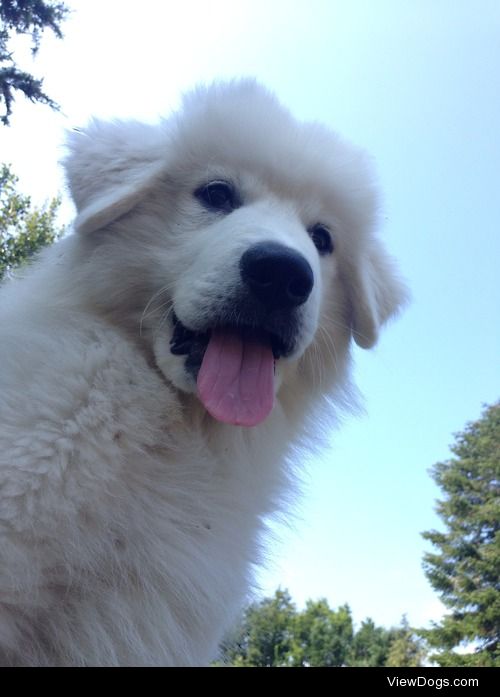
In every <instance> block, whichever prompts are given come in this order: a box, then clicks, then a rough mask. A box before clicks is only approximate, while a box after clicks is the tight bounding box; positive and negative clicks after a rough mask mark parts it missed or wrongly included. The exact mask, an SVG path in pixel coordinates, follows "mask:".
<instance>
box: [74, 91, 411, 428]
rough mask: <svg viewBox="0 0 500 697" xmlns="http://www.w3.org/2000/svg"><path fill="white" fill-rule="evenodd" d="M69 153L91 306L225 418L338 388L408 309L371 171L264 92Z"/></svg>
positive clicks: (190, 106) (85, 138)
mask: <svg viewBox="0 0 500 697" xmlns="http://www.w3.org/2000/svg"><path fill="white" fill-rule="evenodd" d="M70 147H71V150H72V152H71V155H70V156H69V158H68V160H67V163H66V166H67V171H68V177H69V182H70V188H71V192H72V195H73V198H74V200H75V203H76V206H77V209H78V216H77V219H76V223H75V227H76V229H77V231H78V232H79V234H80V236H81V240H82V249H83V250H84V253H85V255H86V261H85V263H84V266H85V268H86V269H87V271H88V273H87V279H88V280H90V283H88V291H87V293H88V295H89V297H90V298H91V301H92V302H93V303H94V304H97V305H98V306H99V307H101V308H102V309H103V310H104V311H106V312H107V313H108V314H109V315H110V316H111V317H113V318H115V320H116V321H119V322H120V323H122V324H124V325H126V327H127V329H128V330H129V331H132V332H135V333H136V335H137V336H139V335H140V336H141V337H142V339H141V340H142V341H144V342H145V344H146V345H147V346H148V347H149V349H150V351H151V354H152V355H153V356H154V360H155V362H156V365H157V366H158V368H159V369H160V370H161V371H162V372H163V374H164V375H165V377H166V378H167V379H168V380H169V381H170V382H171V383H173V384H174V385H175V386H176V387H177V388H178V389H180V390H183V391H186V392H196V393H197V394H198V396H199V398H200V399H201V401H202V403H203V404H204V405H205V407H206V409H207V410H208V411H209V412H210V413H211V414H212V415H213V416H214V417H215V418H216V419H219V420H221V421H226V422H230V423H235V424H242V425H255V424H257V423H260V422H261V421H262V420H264V418H265V417H266V416H267V414H268V413H269V412H270V410H271V408H272V406H273V400H274V398H275V395H276V394H277V393H278V392H279V393H280V395H281V393H282V392H283V394H284V395H285V394H286V391H287V390H288V391H289V395H290V394H291V393H292V392H290V390H291V388H292V384H295V386H296V391H297V385H299V384H300V388H299V390H303V389H310V386H312V385H314V384H316V385H318V386H320V387H322V388H324V389H328V388H329V387H330V385H331V382H332V379H335V378H336V379H339V378H341V377H342V374H343V370H344V364H345V358H346V356H347V353H348V344H349V342H350V339H351V337H353V338H354V340H355V341H356V342H357V343H358V344H359V345H360V346H362V347H364V348H369V347H371V346H372V345H373V344H374V343H375V342H376V340H377V337H378V332H379V329H380V327H381V326H382V324H383V323H384V322H385V321H386V320H387V319H388V318H389V317H390V316H391V315H393V314H394V313H395V312H396V310H397V309H398V307H399V305H400V304H401V302H402V300H403V298H404V290H403V287H402V285H401V284H400V282H399V281H398V279H397V277H396V275H395V273H394V270H393V267H392V263H391V261H390V260H389V258H388V257H387V256H386V255H385V253H384V251H383V249H382V247H381V246H380V243H379V241H378V240H377V238H376V237H375V236H374V234H373V227H374V223H375V219H376V195H375V190H374V186H373V177H372V174H371V171H370V167H369V163H368V161H367V158H366V156H365V155H364V154H363V153H361V152H360V151H358V150H356V149H355V148H353V147H352V146H350V145H347V144H346V143H344V142H342V141H341V140H340V139H339V138H338V137H337V136H336V135H335V134H334V133H332V132H330V131H328V130H327V129H325V128H323V127H321V126H319V125H317V124H303V123H298V122H297V121H295V120H294V119H293V118H292V117H291V115H290V114H289V113H288V112H287V111H286V110H285V109H284V108H283V107H282V106H281V105H280V104H278V103H277V102H276V100H275V99H274V97H273V96H272V95H270V94H269V93H268V92H267V91H265V90H264V89H263V88H262V87H260V86H258V85H257V84H256V83H254V82H252V81H242V82H236V83H229V84H218V85H214V86H212V87H210V88H206V89H205V88H203V89H199V90H197V91H195V92H193V93H192V94H190V95H189V96H188V97H187V98H186V99H185V102H184V105H183V108H182V109H181V110H180V111H179V113H178V114H176V115H174V116H173V117H171V118H170V119H168V120H167V121H165V122H163V123H162V124H160V125H156V126H146V125H140V124H135V123H111V124H105V123H100V122H95V123H93V124H92V125H91V126H90V127H89V128H88V129H87V130H86V131H84V132H79V133H75V134H73V135H72V136H71V140H70ZM292 391H293V390H292ZM289 398H290V397H289Z"/></svg>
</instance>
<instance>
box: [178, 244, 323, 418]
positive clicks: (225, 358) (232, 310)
mask: <svg viewBox="0 0 500 697" xmlns="http://www.w3.org/2000/svg"><path fill="white" fill-rule="evenodd" d="M239 271H240V277H241V286H240V289H239V290H238V292H237V294H236V295H235V296H234V297H232V298H228V299H227V300H226V301H225V302H224V304H223V305H222V307H220V308H215V309H214V310H213V313H212V318H211V320H210V323H209V324H208V325H207V326H206V327H203V329H202V330H201V331H195V330H192V329H190V328H189V327H187V326H186V325H185V324H183V322H182V321H181V320H180V319H179V317H177V315H175V313H174V314H173V333H172V338H171V341H170V351H171V352H172V353H173V354H175V355H179V356H180V355H185V356H186V359H185V368H186V370H187V371H188V372H189V373H191V374H192V376H193V378H194V379H195V380H197V385H198V395H199V397H200V399H201V401H202V402H203V404H204V405H205V407H206V409H207V410H208V411H209V412H210V413H211V414H212V416H214V417H215V418H216V419H218V420H220V421H225V422H228V423H233V424H239V425H245V426H253V425H256V424H257V423H260V422H261V421H263V420H264V418H266V416H267V415H268V414H269V412H270V411H271V409H272V406H273V400H274V384H273V380H274V378H273V376H274V362H275V361H276V360H278V359H279V358H281V357H287V356H290V355H291V354H292V353H293V351H294V349H295V346H296V343H297V336H298V333H299V328H300V322H299V318H298V310H299V308H300V306H301V305H303V304H304V303H305V302H306V301H307V299H308V298H309V295H310V294H311V291H312V288H313V285H314V275H313V271H312V269H311V266H310V264H309V262H308V261H307V260H306V259H305V258H304V257H303V256H302V255H301V254H299V253H298V252H297V251H295V250H294V249H291V248H289V247H286V246H284V245H281V244H278V243H276V242H262V243H260V244H256V245H254V246H252V247H250V248H249V249H248V250H246V251H245V252H244V253H243V255H242V256H241V259H240V261H239Z"/></svg>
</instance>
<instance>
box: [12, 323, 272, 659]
mask: <svg viewBox="0 0 500 697" xmlns="http://www.w3.org/2000/svg"><path fill="white" fill-rule="evenodd" d="M33 348H34V347H33V346H32V347H31V349H32V350H33ZM38 360H39V365H38V368H37V369H34V371H33V377H32V380H31V381H30V383H29V385H30V387H29V390H30V392H31V394H30V398H31V399H30V400H26V394H24V396H23V401H25V402H26V403H28V404H32V405H33V416H34V415H35V413H36V410H37V404H38V403H39V401H40V397H39V395H40V394H44V395H47V394H51V396H52V398H51V400H50V403H49V404H48V405H47V408H46V409H45V413H44V418H43V419H40V418H38V419H37V421H35V420H34V419H33V420H32V421H31V423H30V413H29V411H30V410H29V408H28V409H27V411H25V414H24V421H23V423H19V410H18V408H16V404H15V401H16V395H15V394H14V392H12V394H11V402H12V418H11V419H10V418H9V410H8V409H7V410H6V411H5V422H4V426H5V428H3V429H2V433H8V434H9V440H10V442H12V436H13V435H14V431H17V432H18V434H19V435H18V437H17V443H18V447H17V451H16V452H17V457H16V458H15V459H13V460H12V462H11V467H10V469H9V472H8V477H7V480H6V485H5V487H4V489H7V490H8V489H9V488H10V493H11V495H10V496H4V498H3V500H2V501H3V502H2V509H1V510H0V521H1V525H2V528H3V537H4V540H5V541H6V542H7V543H8V541H9V539H11V538H12V539H13V538H14V537H15V538H16V541H17V543H19V542H20V541H22V546H23V547H24V548H25V550H26V554H25V555H23V554H18V555H17V556H16V558H15V560H14V561H13V565H12V566H11V568H10V569H9V572H8V573H9V574H10V575H11V578H12V583H11V588H12V596H11V598H10V600H11V604H12V605H11V606H12V611H11V613H10V618H11V622H10V626H6V627H5V630H7V631H9V632H11V633H12V635H13V636H12V639H13V640H14V641H11V642H10V643H11V645H12V644H14V645H16V644H17V659H15V658H13V659H12V660H13V661H15V660H19V661H20V662H24V663H25V662H28V663H36V664H40V663H42V664H43V663H52V664H54V663H55V664H58V665H64V664H72V665H74V664H77V665H78V664H85V665H96V664H97V665H116V664H121V665H124V664H125V665H127V664H128V665H130V664H137V663H141V664H145V665H158V664H165V663H169V664H176V665H179V664H185V663H189V662H200V658H201V660H203V657H204V658H205V660H208V659H209V658H210V657H211V656H212V655H213V654H214V651H215V648H216V642H217V640H218V639H219V636H220V626H221V623H222V624H228V623H230V622H231V620H232V619H233V618H234V615H235V612H236V611H237V608H238V606H239V603H241V601H242V600H243V594H244V589H245V588H247V584H248V578H247V576H248V574H249V563H250V561H255V557H256V556H257V554H256V552H257V536H258V531H259V528H260V527H261V519H262V516H264V515H265V514H266V513H267V512H269V510H270V509H271V508H272V507H273V505H274V503H275V501H274V499H275V494H276V492H277V491H278V490H279V488H280V480H281V478H282V476H283V475H282V461H283V454H282V452H281V450H282V444H281V443H279V444H278V443H276V425H277V422H278V421H279V420H280V419H282V418H283V416H282V414H281V411H280V409H279V407H278V408H277V409H276V413H273V417H272V420H273V424H274V426H273V425H271V424H267V425H266V426H264V427H263V428H261V429H257V430H254V431H252V432H251V431H249V430H248V429H239V428H234V427H226V426H223V425H216V424H214V423H212V424H210V419H209V417H207V416H206V414H205V415H204V414H203V411H202V410H201V409H199V410H197V408H193V405H192V404H191V405H189V410H188V409H186V405H183V404H182V403H181V402H180V401H179V398H178V396H177V393H176V392H174V391H173V390H171V389H170V388H169V387H168V386H167V385H166V384H165V382H164V380H163V379H162V378H161V377H160V376H159V374H158V373H157V372H156V371H155V370H154V369H152V368H151V367H149V366H148V365H147V363H146V361H145V360H144V358H143V356H142V355H141V354H140V353H139V352H138V351H137V349H136V348H135V347H134V346H133V345H132V344H130V343H128V342H127V341H125V340H124V338H123V335H122V334H121V333H118V332H115V331H114V330H112V329H110V328H103V327H102V326H100V327H96V326H92V325H91V324H89V326H88V327H86V328H85V327H84V328H82V327H81V326H80V329H79V331H78V334H76V332H75V329H74V327H72V329H71V332H68V333H67V334H66V335H65V333H64V331H62V332H60V353H59V355H52V356H51V355H49V354H44V352H43V346H40V350H39V352H38ZM62 376H64V377H62ZM57 383H59V385H60V387H61V389H59V390H58V391H55V390H54V387H53V386H54V384H57ZM7 403H8V401H7ZM188 414H189V417H188V416H187V415H188ZM3 416H4V415H3ZM28 428H29V432H30V437H29V438H27V437H26V432H27V429H28ZM214 428H216V429H218V432H217V434H213V433H212V434H211V432H210V429H214ZM271 428H274V439H273V440H272V441H271V440H270V438H269V437H266V434H267V433H268V432H270V431H268V429H271ZM221 430H222V433H221ZM258 431H259V432H258ZM214 436H215V437H214ZM0 440H1V439H0ZM215 444H216V445H215ZM0 447H1V443H0ZM243 452H244V453H245V457H243V456H242V453H243ZM34 453H36V455H37V457H36V458H34V457H33V454H34ZM33 462H36V467H34V466H33ZM4 493H5V492H4ZM32 521H35V525H33V522H32ZM4 573H6V572H5V571H4ZM26 594H31V597H32V601H33V602H32V607H31V608H30V609H29V610H28V611H27V609H26V606H25V598H26ZM17 598H19V603H20V604H22V605H23V606H24V607H23V613H24V619H20V615H19V613H18V612H17V608H16V599H17ZM26 613H27V614H26ZM7 624H9V623H7ZM51 627H53V628H54V629H53V630H52V629H51ZM90 627H91V628H92V632H89V631H88V629H89V628H90ZM117 637H121V639H119V640H118V641H117ZM193 637H200V645H199V646H198V645H196V644H195V643H193ZM176 646H177V647H178V652H176V653H172V652H171V651H172V648H171V647H176ZM42 647H43V648H42ZM166 647H170V649H167V648H166ZM169 651H170V653H169ZM202 654H203V656H202Z"/></svg>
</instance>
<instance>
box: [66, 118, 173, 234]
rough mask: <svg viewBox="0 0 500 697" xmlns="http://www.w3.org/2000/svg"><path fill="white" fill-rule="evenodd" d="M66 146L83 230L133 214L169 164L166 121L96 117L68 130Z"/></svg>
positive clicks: (78, 227) (79, 227)
mask: <svg viewBox="0 0 500 697" xmlns="http://www.w3.org/2000/svg"><path fill="white" fill-rule="evenodd" d="M67 145H68V148H69V151H70V154H69V155H68V157H67V158H66V160H65V162H64V164H65V167H66V174H67V178H68V183H69V188H70V191H71V195H72V197H73V200H74V202H75V205H76V209H77V212H78V215H77V217H76V220H75V229H76V230H77V231H78V232H80V233H89V232H93V231H95V230H98V229H99V228H102V227H104V226H105V225H108V224H109V223H111V222H112V221H113V220H116V219H117V218H119V217H121V216H122V215H124V214H125V213H128V211H130V210H131V209H132V208H133V207H134V206H135V205H136V203H137V202H138V201H139V200H140V199H141V198H142V196H143V195H144V192H145V191H146V190H147V189H148V188H149V187H151V186H152V184H153V183H154V182H155V181H156V180H157V179H158V177H159V176H160V175H161V174H162V172H164V171H165V170H166V166H167V165H166V152H167V144H166V136H165V130H164V127H163V126H149V125H146V124H141V123H136V122H119V121H118V122H109V123H108V122H103V121H96V120H94V121H92V122H91V124H90V125H89V126H88V127H87V128H86V129H84V130H75V131H73V132H71V133H69V135H68V141H67Z"/></svg>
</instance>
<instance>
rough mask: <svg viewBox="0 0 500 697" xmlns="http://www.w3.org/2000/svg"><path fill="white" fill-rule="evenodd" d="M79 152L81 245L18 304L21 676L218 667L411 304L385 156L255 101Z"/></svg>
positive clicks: (3, 516)
mask: <svg viewBox="0 0 500 697" xmlns="http://www.w3.org/2000/svg"><path fill="white" fill-rule="evenodd" d="M70 150H71V153H70V155H69V157H68V159H67V162H66V167H67V173H68V179H69V185H70V189H71V193H72V196H73V198H74V201H75V204H76V206H77V210H78V216H77V218H76V221H75V226H74V228H75V233H74V234H73V235H70V236H68V237H67V238H65V239H64V240H62V241H61V242H59V243H58V244H56V245H54V246H53V247H52V248H51V249H49V250H47V251H46V252H45V253H44V254H42V255H41V258H40V259H39V260H38V261H37V262H36V263H35V264H33V265H31V266H30V267H29V268H28V269H23V270H22V272H20V273H19V277H18V278H16V279H14V280H11V281H9V282H8V283H6V284H5V285H4V287H3V289H2V292H1V295H0V306H1V311H0V326H1V331H2V339H1V344H0V370H1V376H0V662H1V663H3V664H6V665H42V666H45V665H58V666H71V665H75V666H86V665H89V666H90V665H94V666H97V665H99V666H114V665H202V664H205V663H207V662H208V661H210V660H211V659H212V658H213V657H214V656H216V653H217V646H218V643H219V641H220V639H221V636H222V635H223V633H224V632H225V631H226V630H227V628H228V627H229V626H230V625H231V622H233V621H234V618H235V616H236V614H237V612H238V610H239V608H240V606H241V603H242V601H243V600H244V598H245V593H246V592H247V590H248V587H249V583H250V579H251V565H252V563H255V562H257V561H258V557H259V554H258V546H259V536H260V533H261V531H262V527H263V518H264V517H265V516H267V515H269V514H270V513H272V512H273V511H274V510H276V508H277V507H278V506H279V505H280V503H282V502H283V497H284V495H285V494H286V491H287V489H288V488H289V486H290V482H289V480H288V479H289V477H288V475H287V473H288V472H289V469H290V465H289V464H287V457H288V455H289V453H290V448H291V446H292V445H293V444H294V443H296V442H297V440H299V439H301V441H302V442H305V439H307V437H309V438H310V440H311V442H313V441H314V440H315V439H316V438H317V435H318V434H317V433H316V432H315V431H314V428H315V425H317V418H318V414H319V413H321V410H322V409H323V410H325V409H326V412H324V413H326V419H325V420H324V422H323V428H325V425H326V426H328V424H330V423H331V411H328V410H331V409H332V408H333V409H334V408H335V407H334V406H333V405H332V400H327V399H325V397H331V396H332V395H333V398H334V399H333V403H334V402H335V399H337V403H338V400H339V399H342V400H343V399H344V397H345V391H346V386H347V384H348V365H349V360H348V355H349V344H350V342H351V339H354V341H356V342H357V343H358V344H359V345H360V346H362V347H364V348H369V347H371V346H372V345H373V344H374V343H375V341H376V340H377V336H378V332H379V329H380V327H381V325H382V324H383V323H384V322H385V321H386V320H387V319H388V318H389V317H390V316H391V315H393V314H394V313H395V312H396V310H397V309H398V307H399V306H400V305H401V302H402V300H403V298H404V289H403V286H402V285H401V283H400V282H399V281H398V279H397V276H396V275H395V272H394V269H393V265H392V263H391V261H390V260H389V259H388V257H387V256H386V254H385V253H384V251H383V249H382V248H381V246H380V243H379V241H378V240H377V238H376V237H375V235H374V232H373V228H374V223H375V219H376V195H375V190H374V185H373V180H372V174H371V172H370V168H369V166H368V162H367V158H366V157H365V155H363V154H362V153H361V152H359V151H358V150H356V149H354V148H353V147H352V146H350V145H348V144H346V143H344V142H343V141H342V140H340V139H339V138H338V137H337V136H336V135H335V134H334V133H331V132H330V131H328V130H327V129H325V128H323V127H321V126H319V125H317V124H308V123H305V124H304V123H298V122H297V121H295V120H294V119H293V118H292V117H291V116H290V114H289V113H288V112H287V111H286V109H284V108H283V107H282V106H281V105H280V104H279V103H277V101H276V100H275V99H274V97H273V96H272V95H270V94H269V93H268V92H267V91H265V90H264V89H263V88H262V87H259V86H258V85H257V84H255V83H254V82H252V81H248V80H247V81H242V82H234V83H229V84H216V85H213V86H212V87H210V88H207V89H205V88H202V89H198V90H197V91H195V92H194V93H192V94H190V95H189V96H188V97H187V98H186V99H185V101H184V104H183V107H182V109H181V111H180V112H179V113H178V114H176V115H174V116H172V117H170V118H169V119H168V120H166V121H165V122H163V123H161V124H160V125H155V126H150V125H141V124H138V123H128V122H114V123H101V122H93V123H92V124H91V125H90V126H89V128H88V129H87V130H86V131H84V132H78V133H74V134H73V135H72V136H71V137H70ZM318 410H319V411H318Z"/></svg>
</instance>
